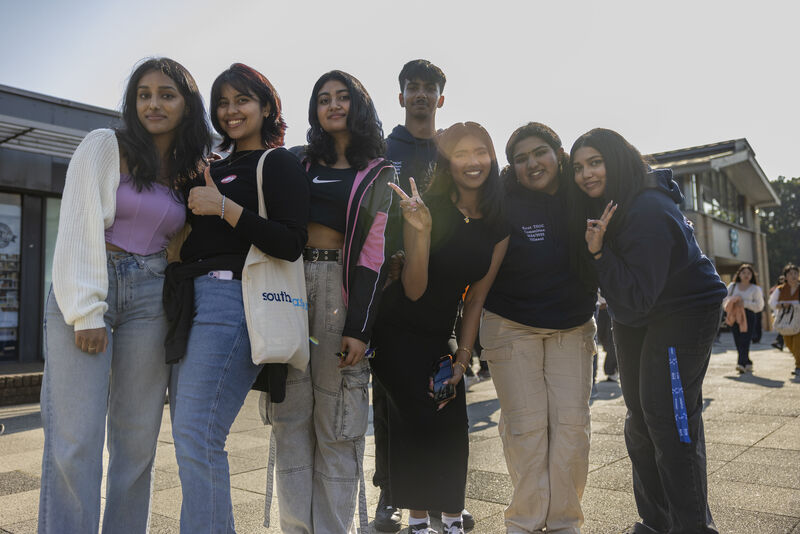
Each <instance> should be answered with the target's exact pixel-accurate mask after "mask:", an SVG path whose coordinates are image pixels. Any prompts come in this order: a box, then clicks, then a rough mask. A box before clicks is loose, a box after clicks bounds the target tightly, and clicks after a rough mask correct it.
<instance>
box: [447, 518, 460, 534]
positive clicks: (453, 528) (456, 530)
mask: <svg viewBox="0 0 800 534" xmlns="http://www.w3.org/2000/svg"><path fill="white" fill-rule="evenodd" d="M442 526H443V527H444V530H443V531H442V534H464V525H462V524H461V521H453V524H452V525H450V526H449V527H448V526H446V525H442Z"/></svg>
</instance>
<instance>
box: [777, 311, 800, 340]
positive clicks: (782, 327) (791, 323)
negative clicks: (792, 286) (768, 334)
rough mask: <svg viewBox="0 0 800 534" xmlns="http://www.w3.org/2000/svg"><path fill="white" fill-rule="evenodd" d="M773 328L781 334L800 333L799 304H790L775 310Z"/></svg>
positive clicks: (791, 334)
mask: <svg viewBox="0 0 800 534" xmlns="http://www.w3.org/2000/svg"><path fill="white" fill-rule="evenodd" d="M775 330H777V331H778V333H779V334H780V335H782V336H793V335H795V334H798V333H800V306H798V305H797V304H792V305H791V306H788V307H786V308H778V309H777V310H776V311H775Z"/></svg>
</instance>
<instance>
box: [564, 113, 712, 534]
mask: <svg viewBox="0 0 800 534" xmlns="http://www.w3.org/2000/svg"><path fill="white" fill-rule="evenodd" d="M570 164H571V166H572V169H573V172H574V183H575V188H574V189H573V199H574V204H573V206H574V209H575V210H576V211H575V214H576V219H575V220H576V226H577V225H578V224H583V227H584V230H585V236H584V239H585V242H586V246H587V253H588V254H589V255H591V257H592V259H593V264H594V267H595V270H596V272H597V277H598V280H599V282H600V288H601V289H602V291H603V295H604V296H605V298H606V300H607V301H608V309H609V313H610V314H611V317H612V319H613V321H614V327H613V328H614V341H615V342H616V346H617V362H618V365H619V373H620V385H621V388H622V394H623V396H624V398H625V405H626V406H627V408H628V415H627V417H626V419H625V444H626V445H627V448H628V455H629V456H630V459H631V463H632V464H633V490H634V496H635V498H636V505H637V507H638V510H639V515H640V517H641V518H642V521H641V522H640V523H637V524H636V525H635V526H634V528H633V532H635V533H671V534H677V533H715V534H716V533H717V532H718V531H717V528H716V526H715V525H714V521H713V519H712V517H711V511H710V510H709V507H708V497H707V482H706V452H705V436H704V433H703V419H702V407H703V394H702V384H703V377H704V376H705V374H706V369H707V368H708V362H709V358H710V356H711V346H712V343H713V341H714V337H715V336H716V332H717V328H718V326H719V320H720V315H721V306H720V305H721V303H722V299H723V298H724V297H725V294H726V292H725V285H724V284H723V283H722V282H721V281H720V279H719V276H718V275H717V272H716V270H715V269H714V265H713V264H712V263H711V261H710V260H709V259H708V258H707V257H706V256H705V255H704V254H703V253H702V251H701V250H700V248H699V247H698V245H697V241H696V240H695V238H694V231H693V228H692V225H691V224H690V223H689V221H687V219H686V218H685V217H684V216H683V214H682V213H681V211H680V209H679V208H678V204H679V203H680V202H681V200H682V198H683V197H682V195H681V193H680V190H679V189H678V185H677V184H676V183H675V182H674V181H673V180H672V172H671V171H669V170H658V171H652V172H651V171H650V169H649V168H648V166H647V164H646V163H645V162H644V161H643V160H642V156H641V154H640V153H639V151H638V150H636V148H634V147H633V146H632V145H631V144H630V143H628V142H627V141H626V140H625V139H624V138H623V137H622V136H621V135H619V134H618V133H616V132H614V131H611V130H606V129H603V128H597V129H594V130H591V131H589V132H587V133H585V134H584V135H582V136H581V137H579V138H578V140H577V141H575V143H574V144H573V145H572V150H571V153H570Z"/></svg>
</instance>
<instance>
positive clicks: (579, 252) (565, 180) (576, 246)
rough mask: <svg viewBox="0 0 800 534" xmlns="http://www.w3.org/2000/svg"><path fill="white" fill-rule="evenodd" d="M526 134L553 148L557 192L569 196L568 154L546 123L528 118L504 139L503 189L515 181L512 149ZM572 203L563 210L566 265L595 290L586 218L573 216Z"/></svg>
mask: <svg viewBox="0 0 800 534" xmlns="http://www.w3.org/2000/svg"><path fill="white" fill-rule="evenodd" d="M529 137H538V138H539V139H541V140H542V141H544V142H545V143H547V144H548V145H549V146H550V148H552V149H553V152H555V153H556V159H557V160H558V178H557V180H558V189H559V191H560V192H561V194H564V195H567V198H569V191H570V188H571V187H572V186H573V185H574V183H572V182H573V174H572V172H571V167H570V165H569V156H567V154H566V152H564V148H563V146H562V144H561V138H560V137H559V136H558V134H557V133H556V132H555V131H554V130H553V129H552V128H550V127H549V126H547V125H545V124H542V123H541V122H529V123H527V124H525V125H523V126H520V127H519V128H517V129H516V130H514V132H513V133H512V134H511V137H509V138H508V143H506V159H507V160H508V165H506V166H505V167H504V168H503V171H502V172H501V177H502V179H503V184H504V186H505V189H506V192H507V193H508V192H511V191H512V190H513V189H514V187H515V186H516V184H517V173H516V169H515V167H514V149H515V148H516V146H517V143H519V142H520V141H522V140H524V139H527V138H529ZM574 211H575V210H574V205H572V204H568V211H567V213H566V214H564V216H565V217H567V222H568V224H567V227H568V236H569V237H568V238H569V265H570V269H571V270H572V272H573V273H574V274H575V275H576V276H577V277H578V279H579V280H580V281H581V282H582V283H583V285H584V286H585V287H586V290H587V291H589V292H591V293H594V292H595V291H597V285H598V282H597V273H596V272H595V270H594V267H593V266H592V265H591V262H590V258H589V255H588V253H587V252H586V241H585V239H584V235H585V232H586V222H585V221H586V219H585V218H584V217H580V218H579V217H575V216H574V213H573V212H574Z"/></svg>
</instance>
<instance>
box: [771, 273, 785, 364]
mask: <svg viewBox="0 0 800 534" xmlns="http://www.w3.org/2000/svg"><path fill="white" fill-rule="evenodd" d="M784 282H786V277H785V276H783V275H780V276H778V283H777V284H775V285H774V286H772V287H771V288H769V291H768V294H769V296H770V297H771V296H772V292H773V291H775V288H777V287H778V286H779V285H781V284H783V283H784ZM770 307H772V305H770ZM774 311H775V310H774V309H773V312H774ZM771 345H772V346H773V347H774V348H776V349H778V350H780V351H783V336H782V335H780V334H778V335H777V336H776V337H775V341H773V342H772V343H771Z"/></svg>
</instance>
